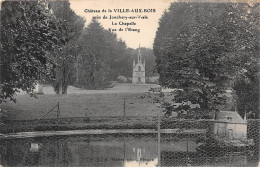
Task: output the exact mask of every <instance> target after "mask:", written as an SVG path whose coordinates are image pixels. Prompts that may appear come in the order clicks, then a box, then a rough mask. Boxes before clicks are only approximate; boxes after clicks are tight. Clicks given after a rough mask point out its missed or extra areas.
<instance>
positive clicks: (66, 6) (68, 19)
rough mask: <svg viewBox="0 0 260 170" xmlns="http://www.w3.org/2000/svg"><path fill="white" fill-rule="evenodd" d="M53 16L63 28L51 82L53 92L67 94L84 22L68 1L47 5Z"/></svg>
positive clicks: (53, 2)
mask: <svg viewBox="0 0 260 170" xmlns="http://www.w3.org/2000/svg"><path fill="white" fill-rule="evenodd" d="M49 6H50V8H51V9H52V11H53V15H54V16H55V18H56V19H57V20H59V21H60V22H61V23H62V26H63V27H64V28H65V29H64V30H63V32H62V35H61V40H62V41H63V42H64V45H63V46H62V47H61V48H60V50H59V53H58V55H57V57H56V62H57V63H59V66H58V67H56V69H55V80H54V82H53V87H54V91H55V92H56V93H57V94H59V93H60V91H61V93H62V94H66V93H67V88H68V85H69V83H70V80H71V78H72V77H71V75H73V74H72V72H74V70H73V68H74V67H73V65H74V63H75V62H76V57H77V55H78V47H79V41H78V38H79V37H80V36H81V34H82V31H83V27H84V24H85V20H84V19H83V18H82V17H80V16H78V15H77V14H76V13H75V12H74V11H73V10H72V9H71V8H70V3H69V1H68V0H65V1H51V2H50V3H49Z"/></svg>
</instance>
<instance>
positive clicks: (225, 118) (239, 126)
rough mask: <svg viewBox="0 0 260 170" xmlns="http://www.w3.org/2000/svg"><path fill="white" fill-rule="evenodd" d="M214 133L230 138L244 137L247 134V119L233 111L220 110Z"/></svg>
mask: <svg viewBox="0 0 260 170" xmlns="http://www.w3.org/2000/svg"><path fill="white" fill-rule="evenodd" d="M213 133H214V135H217V136H219V137H225V138H228V139H242V138H246V136H247V121H246V120H245V119H242V117H241V116H240V115H239V114H238V113H237V112H233V111H220V112H219V113H218V114H217V115H216V118H215V121H214V128H213Z"/></svg>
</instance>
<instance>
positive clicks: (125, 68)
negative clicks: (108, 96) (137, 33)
mask: <svg viewBox="0 0 260 170" xmlns="http://www.w3.org/2000/svg"><path fill="white" fill-rule="evenodd" d="M80 41H81V44H82V46H81V53H80V55H79V57H78V64H77V67H78V76H77V77H78V82H77V86H79V87H85V88H88V89H97V88H105V87H107V86H108V85H109V83H110V81H112V80H116V79H117V77H118V76H120V75H127V74H129V70H131V67H132V61H131V63H130V62H129V61H130V53H129V51H128V50H127V48H126V44H125V42H123V41H122V40H120V39H119V40H117V35H116V34H115V33H112V32H110V31H108V30H105V29H104V28H103V27H102V25H101V24H100V23H99V22H98V21H97V20H95V19H93V20H92V21H91V23H90V24H89V25H88V27H87V28H86V29H85V31H84V33H83V36H82V39H81V40H80Z"/></svg>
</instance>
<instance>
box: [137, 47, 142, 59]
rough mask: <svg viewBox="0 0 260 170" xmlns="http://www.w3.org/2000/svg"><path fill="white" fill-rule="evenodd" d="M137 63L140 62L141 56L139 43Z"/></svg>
mask: <svg viewBox="0 0 260 170" xmlns="http://www.w3.org/2000/svg"><path fill="white" fill-rule="evenodd" d="M138 62H142V55H141V51H140V43H139V48H138Z"/></svg>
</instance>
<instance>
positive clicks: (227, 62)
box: [154, 3, 259, 117]
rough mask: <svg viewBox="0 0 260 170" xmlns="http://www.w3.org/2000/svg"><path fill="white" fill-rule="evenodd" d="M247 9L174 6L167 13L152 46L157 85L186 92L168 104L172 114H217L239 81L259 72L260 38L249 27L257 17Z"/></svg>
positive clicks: (243, 6) (239, 6) (242, 6)
mask: <svg viewBox="0 0 260 170" xmlns="http://www.w3.org/2000/svg"><path fill="white" fill-rule="evenodd" d="M249 9H250V8H249V7H248V5H247V4H231V3H230V4H229V3H225V4H221V3H172V4H171V6H170V7H169V9H168V11H165V12H164V14H163V16H162V18H161V19H160V23H159V28H158V30H157V33H156V38H155V42H154V54H155V56H156V57H157V59H156V63H157V70H158V73H159V74H160V79H159V81H160V84H161V85H163V86H166V87H170V88H177V89H182V90H177V91H176V95H175V98H174V99H173V103H167V104H165V108H166V110H167V113H168V114H171V113H172V112H173V111H175V112H177V113H179V114H182V113H184V112H185V114H187V115H188V117H193V116H194V115H195V114H196V113H198V112H199V113H200V114H199V115H200V116H199V117H205V116H206V114H211V113H214V112H215V111H216V110H218V106H219V105H222V104H225V101H226V97H225V95H224V93H225V90H226V89H228V88H232V87H233V86H232V82H234V81H235V80H236V78H237V77H239V76H238V75H241V72H244V70H246V71H247V70H249V68H254V69H255V68H256V67H255V66H256V65H257V63H258V60H257V59H258V57H259V54H258V52H259V44H258V42H259V32H258V30H257V28H256V27H255V25H254V24H252V22H250V21H251V19H252V18H254V21H256V19H257V17H258V16H257V15H254V14H251V13H250V12H251V11H249ZM249 13H250V16H249ZM249 17H250V18H249ZM253 23H255V22H253ZM252 74H254V73H252ZM237 90H239V89H237ZM237 94H238V95H239V93H237ZM238 99H239V96H238ZM188 101H190V102H191V103H193V104H197V105H199V107H195V108H191V107H190V104H189V102H188ZM174 103H183V104H181V105H179V106H175V105H174ZM212 116H213V115H211V116H210V115H209V116H208V117H212ZM206 117H207V116H206Z"/></svg>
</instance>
